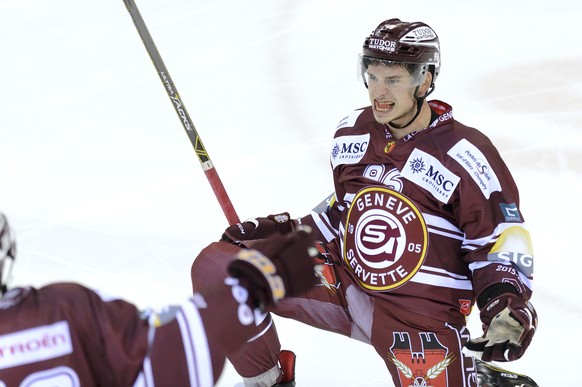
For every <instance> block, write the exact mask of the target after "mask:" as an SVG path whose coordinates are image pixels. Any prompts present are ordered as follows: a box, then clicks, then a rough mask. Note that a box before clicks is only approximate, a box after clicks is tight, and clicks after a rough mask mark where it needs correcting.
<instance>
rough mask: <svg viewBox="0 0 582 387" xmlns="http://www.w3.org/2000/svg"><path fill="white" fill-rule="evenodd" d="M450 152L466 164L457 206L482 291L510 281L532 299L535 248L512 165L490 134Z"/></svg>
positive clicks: (467, 252) (465, 248)
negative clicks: (525, 219)
mask: <svg viewBox="0 0 582 387" xmlns="http://www.w3.org/2000/svg"><path fill="white" fill-rule="evenodd" d="M475 143H477V144H475ZM448 155H449V156H450V157H451V158H452V159H453V160H455V162H456V163H457V165H458V167H460V168H459V169H458V170H459V171H460V175H461V177H462V178H461V183H460V185H459V187H458V192H457V194H456V196H455V199H454V201H453V203H452V204H453V208H454V211H455V212H456V214H455V215H456V218H457V219H458V220H459V226H460V229H461V230H462V231H463V232H464V235H465V238H464V241H463V243H462V249H463V252H464V259H465V260H466V261H467V263H468V264H469V268H470V269H471V272H472V275H473V287H474V290H475V293H476V295H477V296H479V295H480V294H481V293H482V292H483V291H485V290H486V289H489V288H490V287H492V286H495V285H497V284H510V285H512V286H514V287H515V289H516V290H517V292H518V293H519V294H521V295H522V296H523V297H524V298H525V299H529V298H530V297H531V292H532V284H531V281H532V279H533V248H532V243H531V238H530V235H529V231H528V230H527V226H526V223H525V221H524V217H523V215H522V213H521V211H520V207H519V192H518V189H517V186H516V184H515V181H514V179H513V177H512V175H511V173H510V172H509V169H508V167H507V166H506V164H505V163H504V161H503V160H502V158H501V156H500V155H499V153H498V151H497V149H496V148H495V147H494V146H493V144H491V142H490V141H489V140H488V139H486V138H483V139H476V140H474V139H473V141H469V140H467V139H462V140H460V141H459V142H457V143H456V144H455V145H454V146H453V147H452V148H451V149H450V150H449V151H448Z"/></svg>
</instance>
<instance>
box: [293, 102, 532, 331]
mask: <svg viewBox="0 0 582 387" xmlns="http://www.w3.org/2000/svg"><path fill="white" fill-rule="evenodd" d="M429 105H430V107H431V109H432V111H433V113H434V114H433V122H432V123H431V124H430V126H429V127H428V128H426V129H424V130H421V131H417V132H414V133H411V134H409V135H407V136H405V137H404V138H402V139H399V140H397V139H395V138H394V137H393V136H392V135H391V133H390V132H389V130H388V128H387V127H386V126H385V125H383V124H379V123H378V122H376V121H375V119H374V116H373V114H372V110H371V108H370V107H367V108H363V109H359V110H356V111H354V112H352V113H350V114H349V115H347V116H346V117H345V118H343V119H342V120H341V122H340V123H339V125H338V128H337V132H336V134H335V137H334V140H333V145H332V149H331V157H330V161H331V166H332V168H333V179H334V184H335V195H334V198H333V199H332V201H331V202H330V205H329V206H328V208H327V209H326V210H325V211H323V212H321V213H316V212H313V213H311V214H310V215H309V216H306V217H304V218H300V219H299V222H301V223H304V224H310V225H311V226H313V227H316V229H318V230H319V232H320V234H321V237H322V238H324V239H325V240H327V241H332V243H331V244H330V249H331V250H332V251H336V253H337V255H338V257H339V260H340V261H341V265H342V266H343V268H344V269H345V270H346V271H348V272H349V273H350V277H351V278H352V279H353V281H354V283H356V284H358V285H359V286H360V288H361V289H363V290H364V291H366V292H367V293H371V294H373V295H374V296H376V297H383V298H387V299H391V300H393V301H395V302H397V303H398V304H399V305H403V306H405V307H406V308H407V309H409V310H411V311H414V312H416V313H419V314H422V315H427V316H430V317H431V318H436V319H442V320H443V321H445V322H449V323H459V324H464V322H465V316H467V315H468V314H469V313H470V310H471V307H472V305H473V304H474V302H475V299H476V296H478V295H479V293H480V292H481V291H483V290H484V289H486V288H487V287H489V286H491V285H494V284H498V283H509V284H511V285H513V286H515V288H516V289H517V290H518V292H519V293H520V294H521V295H522V296H523V297H524V298H525V299H529V298H530V296H531V280H532V278H533V277H532V274H533V252H532V247H531V241H530V238H529V233H528V231H527V229H526V226H525V223H524V218H523V215H522V214H521V212H520V210H519V194H518V189H517V187H516V184H515V182H514V180H513V178H512V176H511V174H510V172H509V170H508V168H507V166H506V165H505V163H504V162H503V160H502V158H501V156H500V155H499V153H498V151H497V150H496V148H495V147H494V145H493V144H492V143H491V141H490V140H489V139H488V138H487V137H486V136H485V135H484V134H482V133H481V132H479V131H478V130H476V129H474V128H470V127H467V126H465V125H463V124H461V123H460V122H458V121H456V120H455V119H454V118H453V115H452V108H451V107H450V106H449V105H448V104H446V103H443V102H441V101H430V102H429Z"/></svg>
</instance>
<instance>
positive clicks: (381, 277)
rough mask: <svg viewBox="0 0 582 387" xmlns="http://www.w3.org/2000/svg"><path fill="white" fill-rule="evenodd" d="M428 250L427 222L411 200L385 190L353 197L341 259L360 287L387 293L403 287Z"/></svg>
mask: <svg viewBox="0 0 582 387" xmlns="http://www.w3.org/2000/svg"><path fill="white" fill-rule="evenodd" d="M427 248H428V231H427V229H426V223H425V222H424V218H423V217H422V214H421V212H420V210H419V209H418V208H417V207H416V205H414V203H412V201H410V199H408V198H407V197H406V196H404V195H402V194H400V193H398V192H396V191H392V190H390V189H388V188H384V187H370V188H365V189H363V190H361V191H360V192H358V193H357V194H356V196H355V198H354V200H353V201H352V204H351V206H350V209H349V211H348V217H347V221H346V230H345V234H344V248H343V256H344V260H345V262H346V263H347V264H348V265H349V266H350V268H351V269H352V272H353V273H354V274H355V275H356V277H357V278H358V280H359V281H360V284H361V285H362V286H363V287H365V288H366V289H370V290H376V291H386V290H390V289H394V288H397V287H399V286H402V285H403V284H405V283H406V282H408V281H409V280H410V279H411V278H412V277H413V276H414V275H415V274H416V272H417V271H418V270H419V269H420V267H421V266H422V263H423V262H424V259H425V258H426V252H427Z"/></svg>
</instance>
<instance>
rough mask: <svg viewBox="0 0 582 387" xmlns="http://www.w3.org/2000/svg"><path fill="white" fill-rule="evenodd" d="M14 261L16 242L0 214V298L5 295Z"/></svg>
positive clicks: (5, 220) (10, 229)
mask: <svg viewBox="0 0 582 387" xmlns="http://www.w3.org/2000/svg"><path fill="white" fill-rule="evenodd" d="M15 259H16V240H15V237H14V232H13V231H12V228H11V227H10V225H9V224H8V219H6V216H5V215H4V214H3V213H0V296H1V295H3V294H4V293H6V291H7V289H8V282H10V279H11V277H12V267H13V266H14V260H15Z"/></svg>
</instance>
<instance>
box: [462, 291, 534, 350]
mask: <svg viewBox="0 0 582 387" xmlns="http://www.w3.org/2000/svg"><path fill="white" fill-rule="evenodd" d="M481 321H482V322H483V332H484V333H483V336H481V337H479V338H477V339H473V340H470V341H469V342H468V343H467V344H466V345H465V346H466V347H467V349H469V350H470V351H473V352H477V353H478V354H480V355H481V359H482V360H484V361H512V360H517V359H519V358H520V357H521V356H522V355H523V354H524V352H525V350H526V349H527V347H528V346H529V344H530V343H531V340H532V338H533V335H534V333H535V331H536V328H537V325H538V317H537V313H536V311H535V309H534V307H533V305H532V304H531V303H530V302H529V301H526V300H524V299H523V298H521V297H520V296H518V295H515V294H511V293H504V294H501V295H500V296H498V297H495V298H493V299H491V300H489V301H488V302H487V304H485V306H484V307H483V308H482V309H481Z"/></svg>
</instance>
